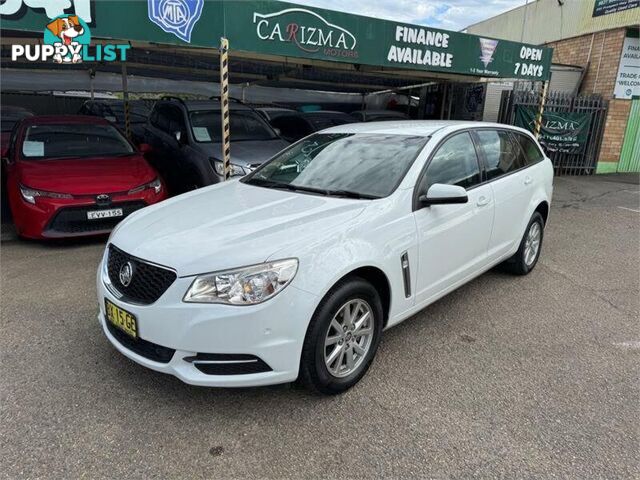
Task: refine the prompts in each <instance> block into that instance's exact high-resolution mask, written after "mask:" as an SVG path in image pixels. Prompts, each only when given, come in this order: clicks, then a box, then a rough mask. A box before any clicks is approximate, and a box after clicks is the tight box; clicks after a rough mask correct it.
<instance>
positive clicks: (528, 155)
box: [513, 133, 544, 165]
mask: <svg viewBox="0 0 640 480" xmlns="http://www.w3.org/2000/svg"><path fill="white" fill-rule="evenodd" d="M513 135H514V136H515V137H516V139H517V141H518V143H519V144H520V147H522V151H523V152H524V155H525V161H526V164H527V165H532V164H534V163H538V162H541V161H542V160H543V159H544V155H543V154H542V152H541V151H540V149H539V148H538V146H537V145H536V144H535V142H534V141H533V140H531V138H529V137H528V136H526V135H523V134H522V133H514V134H513Z"/></svg>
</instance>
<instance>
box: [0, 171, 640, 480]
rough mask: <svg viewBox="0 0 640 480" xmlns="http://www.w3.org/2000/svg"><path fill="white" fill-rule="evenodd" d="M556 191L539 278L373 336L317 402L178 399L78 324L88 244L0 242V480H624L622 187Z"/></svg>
mask: <svg viewBox="0 0 640 480" xmlns="http://www.w3.org/2000/svg"><path fill="white" fill-rule="evenodd" d="M629 178H630V177H621V178H616V177H606V178H603V177H598V178H575V177H574V178H571V177H560V178H556V180H555V186H556V191H555V198H554V204H553V206H552V213H551V218H550V222H549V225H548V228H547V230H546V236H545V241H544V246H543V252H542V257H541V260H540V262H539V263H538V265H537V267H536V269H535V270H534V272H533V273H532V274H530V275H529V276H527V277H512V276H509V275H506V274H504V273H500V272H497V271H492V272H489V273H487V274H485V275H483V276H481V277H480V278H478V279H476V280H474V281H472V282H471V283H469V284H468V285H466V286H464V287H462V288H460V289H459V290H457V291H456V292H454V293H452V294H450V295H449V296H447V297H445V298H444V299H442V300H440V301H439V302H437V303H435V304H434V305H432V306H430V307H429V308H427V309H426V310H424V311H423V312H421V313H420V314H418V315H416V316H414V317H413V318H411V319H409V320H407V321H406V322H404V323H403V324H401V325H399V326H397V327H395V328H393V329H391V330H389V331H387V332H385V334H384V336H383V339H382V343H381V346H380V349H379V351H378V355H377V358H376V360H375V362H374V364H373V366H372V368H371V370H370V371H369V373H368V374H367V375H366V376H365V378H364V379H363V380H362V382H361V383H360V384H359V385H357V386H356V387H355V388H353V389H352V390H351V391H349V392H347V393H346V394H343V395H341V396H337V397H319V396H314V395H311V394H309V393H307V392H306V391H305V390H303V389H301V388H299V387H295V386H290V385H281V386H274V387H267V388H254V389H240V390H225V389H207V388H199V387H192V386H188V385H185V384H183V383H181V382H180V381H179V380H177V379H175V378H173V377H171V376H167V375H163V374H160V373H156V372H153V371H150V370H146V369H145V368H143V367H141V366H138V365H137V364H135V363H133V362H131V361H129V360H128V359H126V358H125V357H123V356H122V355H120V354H119V353H118V352H116V350H115V349H114V348H113V347H112V346H111V345H110V344H109V343H108V341H107V340H106V338H105V337H104V336H103V334H102V331H101V329H100V327H99V325H98V323H97V320H96V312H97V300H96V292H95V286H94V278H95V271H96V266H97V264H98V261H99V258H100V255H101V253H102V249H103V243H104V239H103V240H101V241H91V242H74V243H70V244H66V243H64V244H60V243H56V244H45V243H38V242H26V241H18V240H15V239H13V237H12V235H11V233H10V232H7V231H5V232H4V233H3V239H4V241H3V243H2V244H1V249H0V254H1V258H0V262H1V269H0V270H1V288H2V301H1V331H0V355H1V356H2V362H1V368H2V371H1V375H0V401H1V404H0V420H1V428H0V452H1V454H0V477H1V478H38V477H40V478H65V479H67V478H82V477H85V478H163V479H164V478H283V477H287V478H303V477H323V478H338V477H350V478H365V477H381V476H384V477H387V478H390V477H395V478H400V477H402V478H406V477H421V478H474V477H477V478H532V477H536V478H581V479H585V478H606V479H613V478H639V477H640V448H639V446H640V426H639V425H640V423H639V418H640V392H639V375H638V374H639V360H640V328H639V318H640V190H639V186H638V182H637V178H632V179H631V180H629Z"/></svg>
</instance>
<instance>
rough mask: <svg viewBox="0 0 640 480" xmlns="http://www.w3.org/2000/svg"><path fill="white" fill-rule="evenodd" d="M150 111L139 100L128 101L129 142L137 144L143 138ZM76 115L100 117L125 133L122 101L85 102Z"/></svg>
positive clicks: (101, 100)
mask: <svg viewBox="0 0 640 480" xmlns="http://www.w3.org/2000/svg"><path fill="white" fill-rule="evenodd" d="M149 113H151V109H150V108H149V107H148V106H147V105H146V104H145V103H144V102H143V101H141V100H131V101H129V121H130V127H131V141H132V142H133V143H134V144H136V145H137V144H139V143H141V142H142V140H143V138H144V127H145V125H146V124H147V119H148V118H149ZM78 115H92V116H94V117H102V118H104V119H106V120H108V121H110V122H111V123H113V124H114V125H117V126H118V128H119V129H120V130H121V131H122V132H124V133H126V125H125V114H124V101H123V100H115V99H114V100H110V99H100V100H87V101H86V102H84V103H83V104H82V106H81V107H80V110H78Z"/></svg>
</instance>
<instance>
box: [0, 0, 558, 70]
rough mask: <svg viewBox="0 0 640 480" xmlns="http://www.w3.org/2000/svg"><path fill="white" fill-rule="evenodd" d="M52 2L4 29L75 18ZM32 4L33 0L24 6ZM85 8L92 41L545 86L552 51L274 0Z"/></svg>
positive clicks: (5, 18)
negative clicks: (222, 44)
mask: <svg viewBox="0 0 640 480" xmlns="http://www.w3.org/2000/svg"><path fill="white" fill-rule="evenodd" d="M20 1H21V0H15V1H14V2H9V3H10V4H11V5H16V4H20ZM79 1H81V0H75V2H76V3H78V2H79ZM56 2H57V3H60V2H58V0H50V3H48V4H47V6H48V8H46V10H45V8H44V7H42V8H37V7H36V8H32V7H29V6H27V4H25V5H23V6H22V7H21V8H20V9H15V8H14V10H12V11H10V12H7V8H6V5H7V4H5V5H3V6H0V13H1V14H3V15H2V28H3V30H4V29H12V30H23V31H43V30H44V28H45V25H46V23H47V20H48V18H49V17H48V16H47V13H49V14H54V13H57V14H60V13H75V12H74V9H73V8H66V9H65V10H64V12H62V11H57V10H55V8H53V5H54V4H56ZM82 2H83V3H86V2H90V0H82ZM40 3H43V2H40ZM45 3H46V2H45ZM37 4H38V0H32V1H29V2H28V5H37ZM66 4H68V2H66V3H65V2H62V5H66ZM43 5H44V3H43ZM84 10H86V11H91V21H90V22H89V25H90V26H91V33H92V36H93V37H94V38H108V39H121V40H132V41H135V40H138V41H144V42H156V43H164V44H178V45H186V44H190V45H191V46H194V47H209V48H211V47H214V48H215V47H217V46H218V44H219V40H220V37H222V36H224V37H226V38H228V39H229V45H230V50H231V54H233V52H234V51H241V52H246V53H249V54H263V55H276V56H285V57H295V58H305V59H318V60H325V61H332V62H343V63H351V64H362V65H371V66H377V67H389V68H399V69H411V70H423V71H429V72H439V73H453V74H461V75H471V76H476V77H488V78H517V79H528V80H548V79H549V77H550V67H551V57H552V53H553V51H552V49H551V48H547V47H540V46H535V45H528V44H524V43H517V42H511V41H507V40H498V39H493V38H488V37H479V36H476V35H469V34H465V33H460V32H453V31H447V30H440V29H435V28H430V27H427V26H422V25H411V24H407V23H402V22H393V21H389V20H381V19H378V18H371V17H364V16H360V15H352V14H348V13H343V12H337V11H333V10H325V9H320V8H311V7H307V6H301V5H296V4H293V3H286V2H278V1H273V0H213V1H204V0H147V1H125V0H93V1H92V2H90V8H89V9H87V7H86V6H84ZM6 13H10V14H8V15H7V14H6Z"/></svg>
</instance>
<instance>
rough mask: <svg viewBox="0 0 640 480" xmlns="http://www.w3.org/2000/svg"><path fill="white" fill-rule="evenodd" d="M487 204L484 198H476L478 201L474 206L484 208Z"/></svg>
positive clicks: (487, 200)
mask: <svg viewBox="0 0 640 480" xmlns="http://www.w3.org/2000/svg"><path fill="white" fill-rule="evenodd" d="M488 203H489V199H488V198H487V197H485V196H482V197H480V198H478V201H477V202H476V205H478V206H479V207H484V206H485V205H486V204H488Z"/></svg>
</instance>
